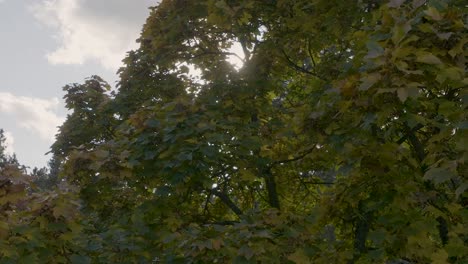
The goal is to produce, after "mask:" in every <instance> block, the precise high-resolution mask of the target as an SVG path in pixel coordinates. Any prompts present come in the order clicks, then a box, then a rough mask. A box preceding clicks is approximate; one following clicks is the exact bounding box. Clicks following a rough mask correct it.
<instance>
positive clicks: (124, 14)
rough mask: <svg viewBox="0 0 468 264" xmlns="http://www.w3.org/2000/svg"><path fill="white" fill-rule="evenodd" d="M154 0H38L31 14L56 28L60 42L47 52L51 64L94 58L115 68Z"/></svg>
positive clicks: (74, 62) (137, 35) (130, 46)
mask: <svg viewBox="0 0 468 264" xmlns="http://www.w3.org/2000/svg"><path fill="white" fill-rule="evenodd" d="M157 2H158V1H154V0H152V1H151V0H112V1H109V0H41V1H40V2H39V3H36V4H35V5H34V6H32V8H31V10H32V12H33V14H34V16H35V17H36V18H37V19H38V20H39V21H40V22H41V23H43V24H45V25H47V26H49V27H53V28H54V29H56V30H57V35H56V36H55V37H56V38H57V40H58V42H59V46H58V47H57V48H56V49H55V50H54V51H52V52H50V53H48V54H47V59H48V60H49V62H50V63H52V64H82V63H84V62H87V61H92V60H95V61H97V62H99V63H100V64H101V65H103V66H104V67H106V68H108V69H111V70H115V69H117V68H119V67H120V66H121V64H122V63H121V60H122V59H123V58H124V56H125V53H126V52H127V51H129V50H131V49H135V48H136V47H137V44H136V42H135V40H136V39H137V38H138V37H139V34H140V31H141V28H142V25H143V23H144V22H145V19H146V17H147V16H148V14H149V10H148V7H149V6H152V5H153V6H154V5H156V3H157Z"/></svg>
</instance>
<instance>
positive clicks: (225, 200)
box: [211, 189, 244, 217]
mask: <svg viewBox="0 0 468 264" xmlns="http://www.w3.org/2000/svg"><path fill="white" fill-rule="evenodd" d="M211 193H212V194H214V195H216V196H217V197H218V198H219V199H220V200H221V201H222V202H223V203H224V204H225V205H226V206H227V207H229V209H231V210H232V211H233V212H234V213H235V214H236V215H237V216H239V217H241V216H242V215H243V214H244V213H243V212H242V210H241V209H240V208H239V207H238V206H237V205H236V204H235V203H234V202H233V201H232V200H231V199H229V197H228V196H227V194H225V193H223V192H220V191H218V190H217V189H212V190H211Z"/></svg>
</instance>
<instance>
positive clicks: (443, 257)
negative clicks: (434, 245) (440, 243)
mask: <svg viewBox="0 0 468 264" xmlns="http://www.w3.org/2000/svg"><path fill="white" fill-rule="evenodd" d="M448 257H449V255H448V253H447V251H445V250H443V249H439V250H438V251H436V252H434V253H433V254H432V255H431V260H432V263H434V264H449V262H447V260H448Z"/></svg>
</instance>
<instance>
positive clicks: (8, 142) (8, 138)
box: [0, 0, 15, 155]
mask: <svg viewBox="0 0 468 264" xmlns="http://www.w3.org/2000/svg"><path fill="white" fill-rule="evenodd" d="M0 3H1V0H0ZM3 135H4V136H5V152H6V153H7V154H9V155H13V153H15V149H14V147H13V144H14V143H15V138H14V137H13V134H11V132H8V131H4V133H3Z"/></svg>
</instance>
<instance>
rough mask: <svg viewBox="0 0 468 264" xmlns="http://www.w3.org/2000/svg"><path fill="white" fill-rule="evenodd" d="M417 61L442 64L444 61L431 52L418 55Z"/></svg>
mask: <svg viewBox="0 0 468 264" xmlns="http://www.w3.org/2000/svg"><path fill="white" fill-rule="evenodd" d="M416 61H417V62H422V63H426V64H441V63H442V61H441V60H440V59H439V58H437V57H436V56H435V55H434V54H431V53H423V54H420V55H418V56H417V57H416Z"/></svg>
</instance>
